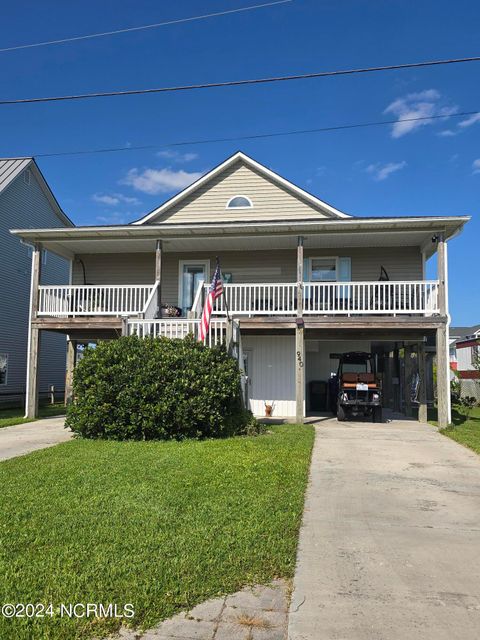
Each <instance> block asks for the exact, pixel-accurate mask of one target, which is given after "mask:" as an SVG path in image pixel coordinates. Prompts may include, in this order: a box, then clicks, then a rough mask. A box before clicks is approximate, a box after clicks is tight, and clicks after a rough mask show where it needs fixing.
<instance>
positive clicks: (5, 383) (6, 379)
mask: <svg viewBox="0 0 480 640" xmlns="http://www.w3.org/2000/svg"><path fill="white" fill-rule="evenodd" d="M0 355H2V356H5V357H6V359H7V368H6V371H5V382H0V387H5V386H6V385H7V384H8V360H9V357H8V356H9V354H8V353H2V354H0Z"/></svg>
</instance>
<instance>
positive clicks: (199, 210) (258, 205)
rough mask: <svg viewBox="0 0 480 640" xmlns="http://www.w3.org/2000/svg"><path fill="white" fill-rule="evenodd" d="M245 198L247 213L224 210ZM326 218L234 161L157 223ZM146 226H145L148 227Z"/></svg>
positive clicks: (156, 218)
mask: <svg viewBox="0 0 480 640" xmlns="http://www.w3.org/2000/svg"><path fill="white" fill-rule="evenodd" d="M236 195H242V196H247V197H248V198H250V200H251V201H252V203H253V207H252V208H251V209H250V208H249V209H237V210H235V209H226V206H227V202H228V201H229V200H230V198H232V197H234V196H236ZM325 217H327V216H326V215H325V213H324V212H322V210H321V209H320V207H315V206H313V205H312V204H310V203H307V202H306V201H305V200H303V199H302V198H300V197H299V196H297V195H294V194H293V193H292V192H291V191H288V190H287V189H286V188H284V187H281V186H280V185H279V184H278V183H275V182H273V181H272V180H270V179H268V178H266V177H265V176H264V175H261V174H259V173H257V171H255V170H253V169H252V168H251V167H247V166H246V165H245V164H244V163H243V162H242V161H238V162H236V163H235V164H233V165H232V166H231V167H228V168H227V169H225V171H222V173H221V174H219V175H217V176H215V177H214V178H212V179H211V180H209V181H208V182H207V183H205V184H204V185H202V186H201V187H199V188H198V189H197V190H195V192H194V193H192V194H191V195H189V196H187V197H186V198H185V199H184V200H182V201H181V202H179V203H178V204H176V205H174V206H172V207H171V208H170V209H169V210H167V211H166V212H165V213H164V214H162V217H161V218H158V217H155V218H152V219H151V220H150V221H149V223H155V224H158V223H159V222H166V221H168V222H170V223H173V222H218V221H227V220H230V221H231V220H233V221H235V220H293V219H299V218H313V219H314V218H325ZM149 223H146V224H149Z"/></svg>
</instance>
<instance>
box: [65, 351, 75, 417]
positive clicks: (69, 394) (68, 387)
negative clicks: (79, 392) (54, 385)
mask: <svg viewBox="0 0 480 640" xmlns="http://www.w3.org/2000/svg"><path fill="white" fill-rule="evenodd" d="M76 351H77V343H76V342H75V341H74V340H70V339H69V340H67V371H66V375H65V406H67V405H69V404H70V403H71V402H72V400H73V370H74V369H75V354H76Z"/></svg>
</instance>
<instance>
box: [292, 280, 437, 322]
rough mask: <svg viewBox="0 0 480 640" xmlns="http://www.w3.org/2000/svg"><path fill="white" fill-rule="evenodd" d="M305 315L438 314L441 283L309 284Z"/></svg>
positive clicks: (306, 294) (304, 306)
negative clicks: (439, 285)
mask: <svg viewBox="0 0 480 640" xmlns="http://www.w3.org/2000/svg"><path fill="white" fill-rule="evenodd" d="M303 312H304V313H305V314H317V315H334V314H341V315H345V314H346V315H364V314H373V315H375V314H377V315H398V314H433V313H438V281H436V280H431V281H430V280H413V281H405V282H393V281H386V282H315V283H312V282H306V283H305V284H304V287H303Z"/></svg>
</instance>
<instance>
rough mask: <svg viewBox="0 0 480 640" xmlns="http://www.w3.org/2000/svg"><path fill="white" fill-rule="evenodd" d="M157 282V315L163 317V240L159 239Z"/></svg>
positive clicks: (156, 264)
mask: <svg viewBox="0 0 480 640" xmlns="http://www.w3.org/2000/svg"><path fill="white" fill-rule="evenodd" d="M155 282H158V288H157V313H156V317H157V318H161V317H162V241H161V240H157V243H156V246H155Z"/></svg>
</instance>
